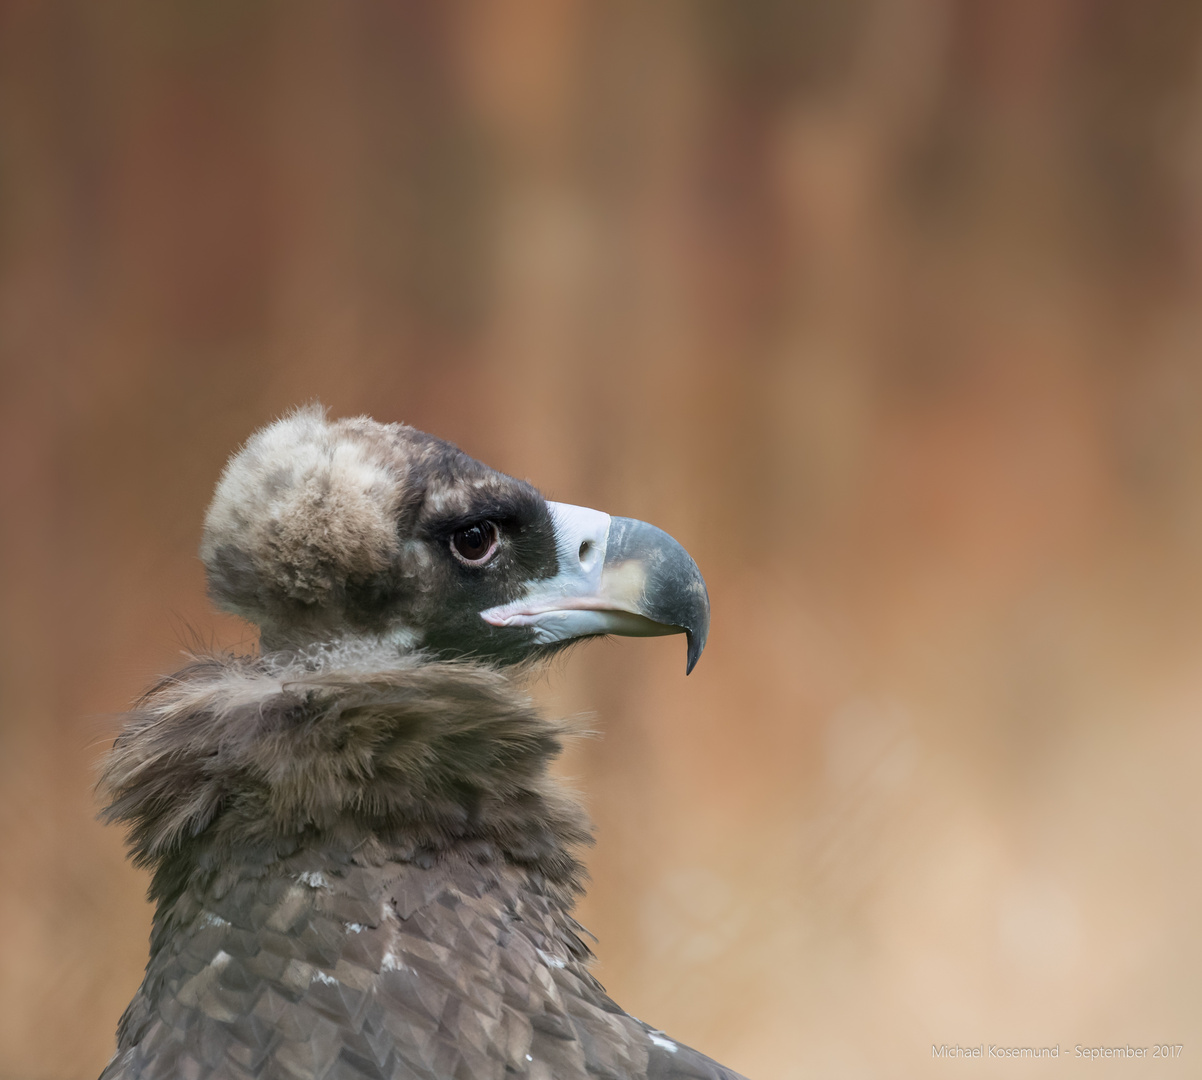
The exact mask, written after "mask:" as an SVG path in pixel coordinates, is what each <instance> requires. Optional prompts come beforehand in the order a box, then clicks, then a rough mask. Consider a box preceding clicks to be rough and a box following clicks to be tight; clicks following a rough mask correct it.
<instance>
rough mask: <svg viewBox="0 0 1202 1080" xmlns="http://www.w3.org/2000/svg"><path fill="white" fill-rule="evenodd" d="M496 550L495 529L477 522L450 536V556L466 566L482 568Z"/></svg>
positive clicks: (489, 523)
mask: <svg viewBox="0 0 1202 1080" xmlns="http://www.w3.org/2000/svg"><path fill="white" fill-rule="evenodd" d="M496 550H497V527H496V526H495V525H494V524H493V523H492V522H491V521H478V522H476V524H475V525H469V526H468V527H467V528H466V529H459V530H457V531H456V532H454V533H452V534H451V554H452V555H454V556H455V558H457V559H458V560H459V561H460V562H461V563H466V564H467V565H468V566H482V565H483V564H484V563H486V562H488V560H489V559H491V558H492V556H493V553H494V552H495V551H496Z"/></svg>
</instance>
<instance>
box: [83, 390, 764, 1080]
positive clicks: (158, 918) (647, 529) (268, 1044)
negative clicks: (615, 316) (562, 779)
mask: <svg viewBox="0 0 1202 1080" xmlns="http://www.w3.org/2000/svg"><path fill="white" fill-rule="evenodd" d="M200 554H201V558H202V560H203V562H204V566H205V570H206V575H207V583H208V590H209V594H210V596H211V597H212V599H213V600H214V601H215V602H216V603H217V604H218V605H219V606H220V607H222V608H224V609H226V610H227V611H231V612H234V613H236V614H238V615H240V616H242V617H244V618H245V619H247V620H249V621H250V622H252V623H254V624H256V625H257V626H258V628H259V633H260V643H259V649H258V652H257V653H256V654H255V655H247V656H241V655H232V654H223V655H199V656H193V657H190V658H189V662H188V663H187V665H186V666H184V667H183V668H182V669H181V670H179V671H177V672H175V673H174V674H172V675H170V676H168V677H166V678H163V679H162V680H161V681H160V682H158V683H157V685H155V686H153V687H151V688H150V689H149V690H148V691H147V692H146V694H145V695H144V696H143V697H142V698H141V699H140V700H139V701H138V702H137V704H136V705H135V706H134V707H133V708H132V709H131V711H130V712H129V713H128V714H127V715H126V716H125V717H123V721H124V722H123V727H122V730H121V733H120V735H119V736H118V738H117V740H116V742H115V744H114V747H113V749H112V751H111V753H110V755H109V757H108V758H107V760H106V762H105V764H104V766H103V771H102V775H101V780H100V786H101V792H102V794H103V796H104V798H105V799H106V803H107V806H106V810H105V811H104V814H105V817H106V820H109V821H113V822H120V823H122V824H123V825H124V826H125V827H126V828H127V830H128V842H129V846H130V850H131V856H132V859H133V861H134V862H135V863H136V864H137V865H139V866H142V867H145V868H147V869H149V871H150V873H151V885H150V898H151V899H152V901H153V902H154V904H155V914H154V922H153V929H152V931H151V938H150V959H149V962H148V964H147V967H146V974H145V978H144V980H143V982H142V984H141V986H140V988H139V989H138V991H137V993H136V994H135V995H134V998H133V1001H132V1002H131V1003H130V1005H129V1007H128V1008H127V1009H126V1011H125V1013H124V1015H123V1016H122V1017H121V1020H120V1023H119V1025H118V1028H117V1052H116V1054H115V1055H114V1056H113V1058H112V1060H111V1061H110V1062H109V1064H108V1066H107V1067H106V1068H105V1070H104V1072H103V1073H102V1074H101V1080H135V1078H137V1080H168V1078H171V1080H176V1078H182V1080H205V1078H214V1080H227V1078H228V1080H241V1078H249V1077H256V1078H261V1080H284V1078H289V1080H301V1078H304V1080H319V1078H321V1080H368V1078H372V1080H389V1078H392V1080H400V1078H406V1080H408V1078H422V1080H452V1078H454V1080H501V1078H504V1077H529V1078H532V1080H550V1078H556V1080H577V1078H581V1080H583V1078H585V1077H589V1078H594V1077H601V1078H608V1080H617V1078H644V1077H646V1078H661V1080H675V1078H685V1077H690V1078H697V1080H720V1078H725V1080H740V1078H739V1077H738V1076H737V1074H736V1073H734V1072H732V1071H730V1070H729V1069H726V1068H723V1067H722V1066H720V1065H718V1064H717V1063H716V1062H714V1061H712V1060H711V1059H709V1058H707V1057H705V1056H704V1055H702V1054H701V1053H698V1052H697V1051H695V1050H692V1049H690V1048H689V1047H687V1046H685V1045H683V1044H682V1043H679V1042H677V1041H676V1040H674V1039H671V1038H669V1037H668V1036H666V1035H665V1034H664V1033H663V1032H661V1031H658V1030H656V1029H655V1028H653V1027H651V1026H650V1025H648V1024H645V1023H643V1022H642V1021H641V1020H638V1019H636V1018H635V1017H633V1016H631V1015H629V1014H628V1013H626V1012H624V1011H623V1010H622V1009H621V1008H619V1007H618V1006H617V1005H616V1004H615V1003H614V1002H613V1001H612V1000H611V999H610V998H609V997H608V996H607V995H606V993H605V990H604V989H603V988H602V986H601V985H600V984H599V983H598V982H597V980H596V979H595V978H594V977H593V976H592V975H591V974H590V972H589V963H590V960H591V958H592V957H591V953H590V951H589V948H588V946H587V945H586V944H585V942H584V941H583V940H582V936H583V935H584V934H585V931H584V930H583V928H582V927H581V926H580V925H579V924H578V923H577V922H575V921H574V920H573V918H572V908H573V903H574V901H575V899H576V898H577V897H578V896H579V895H580V893H581V890H582V882H583V879H584V876H585V875H584V869H583V866H582V864H581V862H580V857H579V850H580V848H581V846H582V845H585V844H587V843H589V842H590V839H591V834H590V826H589V823H588V821H587V819H586V817H585V814H584V812H583V811H582V809H581V807H580V806H579V805H578V803H577V801H576V800H575V799H574V798H573V797H572V796H571V795H570V794H569V793H568V792H567V791H566V790H565V789H564V787H562V786H561V785H560V784H559V783H557V782H556V780H555V779H554V778H553V777H552V776H550V775H549V774H548V771H547V770H548V764H549V762H550V761H551V760H552V759H553V758H554V757H555V755H556V754H557V753H558V752H559V750H560V743H561V738H562V736H563V734H564V730H563V728H562V726H560V725H557V724H556V723H554V722H552V721H550V720H548V719H546V718H544V717H543V716H542V715H541V714H540V712H539V711H538V710H537V709H536V708H535V707H534V706H533V705H532V703H531V701H530V699H529V697H528V695H527V693H526V692H525V691H524V690H523V683H522V679H521V676H522V675H523V674H524V672H525V671H526V670H527V669H528V668H529V666H530V664H531V663H532V662H535V661H538V660H539V659H541V658H544V657H547V656H550V655H552V654H554V653H555V652H556V651H557V650H560V649H562V648H564V647H565V646H567V645H569V644H570V643H572V642H576V641H579V640H580V639H581V638H585V637H591V636H597V635H604V634H626V635H655V634H672V633H684V634H685V636H686V639H687V645H688V670H692V667H693V665H694V664H695V663H696V662H697V658H698V657H699V656H700V655H701V651H702V649H703V647H704V646H705V639H706V632H707V629H708V625H709V598H708V595H707V592H706V588H705V582H704V580H703V579H702V577H701V574H700V572H699V571H698V569H697V566H696V564H695V563H694V561H693V560H692V558H690V557H689V555H688V554H687V552H686V551H685V550H684V548H683V547H681V545H680V544H678V543H677V542H676V541H675V540H673V539H672V538H671V537H670V536H668V535H667V533H665V532H663V531H661V530H660V529H657V528H655V527H654V526H652V525H648V524H645V523H643V522H641V521H635V520H632V519H628V518H621V517H611V516H609V515H608V514H605V513H601V512H600V511H597V510H590V509H586V508H583V507H579V506H570V505H566V504H562V503H556V502H549V501H547V500H546V499H544V498H543V496H542V495H540V494H539V492H538V491H537V490H536V489H535V488H534V487H532V486H531V485H530V484H528V483H525V482H523V481H519V480H515V479H513V478H511V477H509V476H505V475H503V474H502V473H499V472H497V471H495V470H493V469H490V468H488V467H487V466H485V465H483V464H481V463H480V462H478V461H475V460H474V459H472V458H471V457H469V456H468V455H467V454H465V453H463V452H462V451H461V450H459V449H458V448H457V447H455V446H453V445H451V444H450V443H447V442H444V441H442V440H440V439H437V438H435V437H433V436H431V435H427V434H424V433H423V432H420V431H417V430H415V429H413V428H411V427H408V426H405V425H402V424H381V423H377V422H375V421H373V420H371V419H369V418H366V417H359V418H354V419H343V420H337V421H333V420H330V419H328V418H327V416H326V414H325V413H324V412H323V411H322V410H321V409H319V408H317V407H310V408H306V409H301V410H298V411H296V412H293V413H291V414H290V415H288V416H286V417H284V418H282V419H280V420H278V421H276V422H275V423H273V424H271V425H269V426H267V427H265V428H263V429H262V430H260V431H259V432H257V433H256V434H254V435H253V436H252V437H251V438H250V439H249V441H248V442H247V443H246V444H245V446H244V447H243V448H242V449H241V450H240V451H238V452H237V453H236V454H235V455H234V456H233V457H232V458H231V459H230V461H229V463H228V464H227V466H226V468H225V471H224V473H223V474H222V476H221V479H220V481H219V483H218V485H217V489H216V493H215V495H214V498H213V501H212V504H211V505H210V507H209V510H208V513H207V516H206V519H205V524H204V533H203V539H202V543H201V548H200ZM686 673H687V672H686Z"/></svg>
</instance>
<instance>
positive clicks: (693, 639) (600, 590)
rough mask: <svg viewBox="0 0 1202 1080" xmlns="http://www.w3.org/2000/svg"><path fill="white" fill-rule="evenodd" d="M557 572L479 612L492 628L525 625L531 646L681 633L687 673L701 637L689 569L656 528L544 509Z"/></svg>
mask: <svg viewBox="0 0 1202 1080" xmlns="http://www.w3.org/2000/svg"><path fill="white" fill-rule="evenodd" d="M547 505H548V507H549V508H550V511H551V519H552V521H553V523H554V526H555V549H556V555H557V557H558V562H559V570H558V572H557V573H556V574H555V575H554V576H553V577H549V578H544V579H542V580H539V581H534V582H531V584H530V587H529V588H528V589H527V591H526V594H525V595H524V596H522V597H521V598H519V599H518V600H515V601H513V602H511V603H508V604H502V605H500V606H499V607H494V608H489V609H488V610H487V611H482V612H480V616H481V618H483V619H484V620H485V622H488V623H490V624H491V625H493V626H529V627H532V628H533V630H534V638H535V641H537V642H538V643H539V644H544V645H550V644H553V643H555V642H560V641H570V640H572V639H573V638H579V637H590V636H594V635H597V634H623V635H625V636H628V637H654V636H658V635H661V634H679V633H683V634H685V636H686V638H687V640H688V666H687V667H686V668H685V674H686V675H687V674H688V673H689V672H691V671H692V670H693V667H694V666H695V665H696V663H697V660H698V658H699V657H700V656H701V650H702V649H704V648H705V638H706V634H707V633H708V632H709V622H710V602H709V594H708V593H707V592H706V589H705V580H704V579H703V578H702V576H701V571H700V570H698V569H697V564H696V563H695V562H693V560H692V558H691V557H690V555H689V553H688V552H687V551H685V549H684V548H683V547H681V546H680V544H678V543H677V542H676V541H675V540H673V539H672V537H670V536H669V535H668V534H667V533H666V532H664V531H663V529H657V528H656V527H655V526H654V525H648V524H647V523H646V522H645V521H635V520H634V519H633V518H621V517H610V516H609V514H604V513H602V512H601V511H599V510H590V509H588V508H587V507H583V506H570V505H568V504H567V503H548V504H547Z"/></svg>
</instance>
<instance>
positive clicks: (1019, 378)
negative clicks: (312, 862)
mask: <svg viewBox="0 0 1202 1080" xmlns="http://www.w3.org/2000/svg"><path fill="white" fill-rule="evenodd" d="M1200 60H1202V5H1199V4H1197V3H1195V2H1192V0H1145V2H1143V3H1139V4H1135V3H1123V2H1120V0H973V2H968V0H963V2H957V0H876V2H868V0H761V2H756V3H751V2H748V3H741V2H739V3H736V2H726V3H724V2H720V0H707V2H697V3H692V4H682V3H667V4H635V3H628V2H621V0H619V2H609V3H602V2H600V0H594V2H584V0H558V2H552V0H520V2H518V0H515V2H511V3H506V4H503V5H502V4H484V3H481V2H478V0H477V2H475V3H468V2H454V3H452V2H444V3H436V2H428V3H394V4H383V3H377V4H371V3H345V4H324V5H323V4H313V3H291V4H284V3H279V2H277V3H266V2H257V0H256V2H245V0H214V2H211V3H205V4H175V3H162V2H157V0H114V2H111V3H104V4H99V3H90V2H86V0H76V2H69V0H55V2H50V3H33V2H21V0H8V2H4V3H2V4H0V364H2V371H3V374H2V379H3V382H2V396H0V441H2V450H0V507H2V508H3V509H2V511H0V545H2V547H0V597H2V608H0V633H2V635H3V637H2V639H0V695H2V700H0V866H2V867H3V872H2V873H0V968H2V977H0V1076H3V1077H5V1078H11V1080H17V1078H20V1080H66V1078H76V1077H81V1078H83V1077H92V1076H95V1075H96V1074H97V1073H98V1072H99V1070H100V1069H101V1067H102V1066H103V1064H104V1063H105V1062H106V1061H107V1059H108V1057H109V1055H110V1054H111V1053H112V1048H113V1031H114V1028H115V1025H116V1022H117V1018H118V1016H119V1014H120V1013H121V1011H122V1009H123V1008H124V1006H125V1004H126V1002H127V1001H128V999H129V997H130V996H131V994H132V992H133V990H134V988H135V987H136V985H137V983H138V982H139V980H140V977H141V969H142V966H143V964H144V963H145V959H146V949H147V933H148V928H149V920H150V910H149V908H148V907H147V905H146V903H145V901H144V890H145V888H146V884H147V881H146V877H145V875H144V874H142V873H140V872H136V871H134V870H133V869H131V868H130V867H129V865H128V864H127V863H126V862H125V860H124V853H123V847H122V838H121V836H120V835H119V832H118V831H117V830H115V829H110V828H104V827H102V826H100V825H99V824H98V823H97V822H96V821H95V820H94V815H95V814H96V812H97V809H98V807H97V804H96V801H95V797H94V795H93V792H92V784H93V780H94V776H95V773H94V767H95V763H96V761H97V760H98V758H99V757H100V755H101V754H102V752H103V750H104V748H105V747H106V746H107V745H108V744H109V743H110V742H111V740H112V737H113V735H114V733H115V731H116V729H117V726H118V723H119V719H118V714H119V713H120V712H121V710H122V709H123V708H124V707H125V706H126V705H127V703H128V702H129V701H130V700H131V699H132V698H134V697H135V696H136V695H137V694H138V693H139V691H140V690H141V689H142V688H143V687H144V686H145V685H146V684H147V682H148V681H149V680H150V679H151V678H152V677H153V676H154V675H155V674H156V673H160V672H164V671H167V670H169V669H171V668H172V667H173V666H174V665H176V664H177V663H178V662H179V654H180V650H181V648H183V647H185V646H187V645H189V644H190V643H191V642H193V641H195V640H200V641H204V642H210V643H213V644H216V645H219V646H225V645H237V644H239V643H243V644H245V645H246V646H247V647H249V645H250V644H251V643H252V642H253V638H252V637H251V635H250V634H249V633H248V631H247V630H246V629H245V628H244V627H242V626H241V625H240V624H238V623H237V622H236V621H235V620H233V619H227V618H222V617H217V616H215V615H214V614H212V612H211V611H210V609H209V606H208V604H207V601H206V600H205V597H204V584H203V577H202V572H201V567H200V564H199V561H198V560H197V558H196V555H195V552H196V546H197V543H198V540H199V535H200V525H201V520H202V516H203V513H204V509H205V506H206V504H207V501H208V499H209V496H210V493H211V491H212V488H213V485H214V483H215V481H216V478H217V476H218V473H219V471H220V469H221V466H222V464H223V462H224V461H225V459H226V457H227V456H228V455H229V454H230V453H231V452H232V451H233V450H234V449H235V448H236V447H237V446H238V445H239V443H240V442H241V441H242V440H243V439H245V437H246V436H247V435H248V434H249V433H250V432H251V431H252V430H253V429H254V428H255V427H257V426H259V425H261V424H263V423H265V422H267V421H268V420H270V419H272V418H273V417H275V416H277V415H279V414H280V413H281V412H283V411H285V410H287V409H288V408H290V407H291V406H293V405H295V404H298V403H303V402H306V401H310V400H314V399H318V400H320V401H322V402H324V403H325V404H326V405H328V406H329V408H330V410H331V412H332V413H333V414H335V415H347V414H356V413H369V414H371V415H372V416H374V417H376V418H377V419H380V420H384V421H393V420H405V421H407V422H409V423H412V424H414V425H416V426H417V427H420V428H422V429H425V430H428V431H431V432H434V433H436V434H438V435H440V436H442V437H444V438H447V439H450V440H452V441H454V442H456V443H458V444H459V445H461V446H462V447H463V448H464V449H466V450H467V451H468V452H469V453H471V454H473V455H474V456H477V457H479V458H481V459H482V460H484V461H486V462H488V463H489V464H491V465H494V466H496V467H498V468H500V469H503V470H505V471H506V472H509V473H512V474H515V475H518V476H522V477H527V478H530V479H532V480H533V481H534V482H535V483H536V484H538V485H539V486H540V487H542V489H543V490H544V491H545V492H547V493H548V494H549V495H551V496H553V497H555V498H558V499H562V500H565V501H570V502H577V503H584V504H587V505H592V506H597V507H601V508H604V509H606V510H609V511H611V512H613V513H618V514H625V515H630V516H635V517H641V518H644V519H647V520H650V521H653V522H655V523H656V524H658V525H660V526H662V527H663V528H666V529H667V530H668V531H670V532H671V533H673V534H674V535H675V536H676V537H678V538H679V539H680V540H681V541H682V542H683V543H684V544H685V545H686V547H688V548H689V549H690V551H691V552H692V553H693V554H694V556H695V557H696V559H697V561H698V563H699V564H700V566H701V567H702V570H703V571H704V572H705V574H706V577H707V579H708V581H709V585H710V593H711V598H712V602H713V626H712V632H711V636H710V642H709V647H708V650H707V652H706V655H705V657H704V658H703V659H702V661H701V663H700V665H699V666H698V668H697V670H696V672H695V673H694V674H693V676H691V677H690V678H689V679H688V680H685V679H684V677H683V670H684V646H683V643H682V642H681V641H680V640H679V639H657V640H653V641H624V642H620V643H615V644H594V645H591V646H588V647H586V648H584V649H579V650H576V651H575V652H573V653H572V654H571V655H570V657H569V658H567V659H566V661H565V662H563V663H562V664H558V665H556V666H555V667H554V668H553V669H552V670H551V671H550V672H549V673H548V675H547V677H546V679H545V680H544V681H543V682H542V683H540V684H539V686H538V688H537V692H538V694H539V695H540V697H541V698H543V699H544V700H545V702H546V703H547V707H548V709H550V710H553V711H558V712H560V713H565V714H570V715H576V716H581V717H582V721H581V722H582V725H583V726H586V727H592V728H595V729H596V730H597V731H599V732H601V733H602V734H601V737H598V738H591V739H584V740H581V741H579V742H578V743H577V744H575V745H573V746H572V748H571V749H570V751H569V753H568V755H567V757H566V760H565V762H564V766H563V768H564V771H565V773H567V774H568V775H570V776H572V777H573V778H574V780H573V782H574V783H575V784H576V785H577V786H578V787H579V788H580V789H581V790H582V791H583V792H584V793H585V795H586V798H587V801H588V804H589V807H590V810H591V812H592V814H593V816H594V818H595V821H596V824H597V829H598V844H597V847H596V848H595V850H594V851H593V852H592V853H591V854H590V856H589V862H590V866H591V869H592V873H593V878H594V883H593V885H592V887H591V891H590V893H589V896H588V898H587V900H586V902H585V903H584V905H583V908H582V911H581V913H580V914H581V918H582V920H583V922H584V923H585V924H586V925H587V926H589V927H590V929H592V930H593V931H594V932H595V933H597V935H598V936H599V939H600V940H599V945H598V946H597V952H598V955H599V963H598V969H597V971H598V975H599V977H600V979H601V980H602V982H603V983H605V984H606V986H607V988H608V989H609V990H610V992H611V993H612V994H613V996H614V997H615V998H616V999H617V1000H618V1001H619V1002H620V1003H621V1004H622V1005H624V1006H625V1007H626V1008H627V1009H628V1010H630V1011H631V1012H633V1013H635V1014H636V1015H638V1016H641V1017H643V1018H644V1019H647V1020H648V1021H650V1022H652V1023H654V1024H656V1025H657V1026H661V1027H663V1028H665V1029H666V1030H667V1031H669V1032H670V1033H671V1034H672V1035H673V1036H674V1037H678V1038H680V1039H682V1040H684V1041H686V1042H689V1043H691V1044H693V1045H696V1046H698V1047H699V1048H701V1049H703V1050H705V1051H706V1052H708V1053H710V1054H712V1055H714V1056H716V1057H717V1058H719V1059H720V1060H722V1061H724V1062H725V1063H727V1064H729V1065H731V1066H733V1067H735V1068H737V1069H739V1070H740V1071H742V1072H745V1073H747V1074H748V1075H749V1076H751V1077H753V1078H757V1080H767V1078H769V1077H780V1078H793V1077H810V1076H842V1077H890V1078H892V1077H901V1078H906V1077H922V1076H930V1075H944V1074H955V1075H967V1074H971V1075H974V1076H1003V1075H1007V1076H1008V1075H1013V1073H1014V1071H1015V1070H1016V1069H1017V1070H1019V1071H1022V1072H1023V1073H1024V1074H1026V1073H1034V1072H1040V1073H1041V1074H1042V1073H1044V1072H1047V1073H1048V1074H1049V1075H1050V1072H1051V1071H1052V1070H1058V1071H1059V1072H1072V1073H1073V1074H1074V1075H1076V1074H1077V1073H1078V1072H1080V1073H1081V1074H1082V1075H1084V1074H1085V1073H1086V1071H1088V1074H1089V1075H1090V1076H1099V1077H1103V1076H1109V1075H1120V1074H1121V1075H1123V1076H1135V1075H1144V1074H1146V1071H1150V1070H1151V1069H1153V1068H1154V1067H1156V1068H1161V1069H1162V1070H1163V1072H1164V1073H1166V1074H1167V1073H1170V1072H1171V1073H1172V1074H1173V1075H1177V1076H1186V1075H1202V1073H1200V1072H1199V1068H1200V1066H1199V1065H1198V1060H1199V1057H1200V1055H1202V1045H1200V1044H1199V1041H1198V1036H1199V1035H1202V1020H1200V1018H1202V975H1200V972H1202V923H1200V921H1199V915H1198V913H1199V910H1200V907H1202V874H1200V870H1202V830H1200V826H1202V776H1200V766H1202V724H1200V723H1199V720H1200V718H1202V663H1200V661H1202V67H1200V65H1199V61H1200ZM1164 1042H1167V1043H1180V1044H1183V1045H1184V1052H1183V1053H1184V1056H1183V1057H1182V1058H1180V1059H1176V1060H1173V1061H1170V1062H1165V1063H1163V1064H1159V1063H1158V1064H1156V1065H1155V1066H1154V1065H1153V1064H1149V1063H1142V1064H1137V1063H1128V1062H1120V1063H1115V1062H1101V1063H1096V1064H1093V1065H1089V1066H1085V1065H1082V1064H1081V1063H1080V1062H1078V1061H1076V1060H1075V1059H1074V1056H1073V1054H1074V1051H1073V1047H1074V1046H1075V1045H1076V1044H1082V1045H1098V1044H1100V1043H1101V1044H1107V1045H1113V1044H1127V1043H1130V1044H1132V1045H1139V1046H1151V1045H1153V1044H1155V1043H1164ZM940 1043H948V1044H955V1043H959V1044H961V1045H976V1044H980V1043H984V1044H986V1045H988V1044H1001V1045H1020V1046H1021V1045H1034V1046H1043V1045H1054V1044H1059V1045H1060V1047H1061V1052H1062V1055H1064V1054H1067V1056H1068V1059H1069V1063H1068V1064H1066V1063H1065V1062H1064V1060H1061V1061H1060V1062H1058V1063H1056V1064H1052V1063H1046V1062H1040V1063H1024V1064H1021V1065H1018V1064H1014V1063H1006V1062H1000V1063H999V1062H990V1061H985V1062H955V1061H953V1062H948V1061H932V1057H931V1047H932V1044H936V1045H937V1044H940ZM1158 1075H1159V1074H1158Z"/></svg>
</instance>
